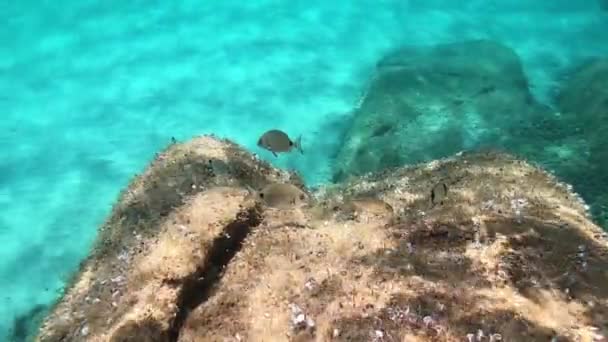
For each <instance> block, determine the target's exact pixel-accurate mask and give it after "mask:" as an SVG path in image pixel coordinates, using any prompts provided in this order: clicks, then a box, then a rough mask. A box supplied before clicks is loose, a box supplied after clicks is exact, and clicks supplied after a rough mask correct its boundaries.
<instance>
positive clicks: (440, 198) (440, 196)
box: [431, 182, 448, 207]
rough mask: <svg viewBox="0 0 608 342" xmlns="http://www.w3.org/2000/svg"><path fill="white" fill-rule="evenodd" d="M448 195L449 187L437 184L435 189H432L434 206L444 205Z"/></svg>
mask: <svg viewBox="0 0 608 342" xmlns="http://www.w3.org/2000/svg"><path fill="white" fill-rule="evenodd" d="M447 195H448V186H447V185H446V184H445V183H444V182H441V183H439V184H436V185H435V186H434V187H433V189H431V204H432V206H433V207H434V206H436V205H437V204H440V205H443V202H444V200H445V197H446V196H447Z"/></svg>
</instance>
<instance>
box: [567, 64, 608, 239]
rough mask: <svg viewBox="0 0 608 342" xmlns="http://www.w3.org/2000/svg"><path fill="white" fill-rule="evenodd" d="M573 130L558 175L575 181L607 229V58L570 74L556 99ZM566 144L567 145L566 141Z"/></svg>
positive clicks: (568, 135) (568, 138)
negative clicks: (567, 157)
mask: <svg viewBox="0 0 608 342" xmlns="http://www.w3.org/2000/svg"><path fill="white" fill-rule="evenodd" d="M556 102H557V107H558V108H559V109H560V111H561V112H560V120H561V121H562V122H563V125H564V126H567V127H570V131H569V132H568V134H566V135H565V136H564V137H562V141H564V140H566V139H567V140H568V143H567V146H569V151H567V154H568V155H569V156H571V158H570V162H569V163H564V164H563V165H561V166H560V168H559V174H560V176H562V177H563V178H565V179H566V180H568V181H569V182H572V183H574V184H575V186H576V188H577V190H578V191H579V192H580V193H582V194H584V196H585V199H587V201H588V202H589V203H590V205H591V208H592V211H593V213H594V215H595V216H596V217H597V219H598V221H599V222H600V224H602V225H604V226H605V227H607V228H608V193H607V191H606V189H608V146H607V145H608V58H603V59H595V60H592V61H588V62H586V63H584V64H583V65H581V66H580V67H578V68H577V69H576V70H575V71H574V72H573V73H572V74H570V75H569V77H568V79H567V81H566V82H565V83H564V84H563V86H562V89H561V91H560V93H559V95H558V97H557V99H556ZM564 145H566V144H564Z"/></svg>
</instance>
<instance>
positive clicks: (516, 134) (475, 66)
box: [334, 40, 547, 181]
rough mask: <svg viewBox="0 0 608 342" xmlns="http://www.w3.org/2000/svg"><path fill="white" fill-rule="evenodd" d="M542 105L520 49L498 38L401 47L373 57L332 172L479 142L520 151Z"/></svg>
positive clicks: (421, 157) (416, 158) (341, 174)
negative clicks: (372, 66) (366, 84)
mask: <svg viewBox="0 0 608 342" xmlns="http://www.w3.org/2000/svg"><path fill="white" fill-rule="evenodd" d="M546 113H547V109H546V108H545V107H544V106H541V105H539V104H538V103H536V101H535V100H534V98H533V96H532V95H531V93H530V91H529V88H528V81H527V79H526V76H525V74H524V72H523V70H522V65H521V63H520V60H519V57H518V56H517V54H516V53H515V52H514V51H513V50H511V49H510V48H508V47H506V46H504V45H501V44H498V43H495V42H492V41H487V40H473V41H465V42H460V43H451V44H442V45H436V46H413V47H405V48H402V49H400V50H398V51H395V52H393V53H391V54H389V55H388V56H386V57H384V58H382V59H381V60H380V61H379V62H378V63H377V70H376V74H375V75H374V77H373V78H372V80H371V81H370V84H369V87H368V88H367V90H366V91H365V93H364V94H363V97H362V98H361V101H360V104H359V106H358V108H356V110H355V114H354V120H353V122H352V126H351V128H350V131H349V133H348V134H347V138H346V141H345V143H344V144H343V147H342V149H341V151H340V152H339V154H338V158H337V167H336V170H335V171H334V180H335V181H340V180H342V179H344V178H345V177H347V176H349V175H361V174H364V173H365V172H373V171H377V170H381V169H383V168H385V167H393V166H402V165H405V164H412V163H417V162H423V161H430V160H433V159H436V158H441V157H445V156H448V155H450V154H453V153H456V152H458V151H461V150H466V149H470V148H475V147H479V146H492V147H499V146H500V147H507V148H508V150H509V151H513V150H516V151H517V152H518V153H519V152H520V151H519V150H521V149H525V145H526V144H527V140H528V137H529V136H530V134H529V133H530V132H529V130H530V129H532V128H533V122H534V121H535V120H537V118H543V117H547V115H546ZM516 145H517V146H516Z"/></svg>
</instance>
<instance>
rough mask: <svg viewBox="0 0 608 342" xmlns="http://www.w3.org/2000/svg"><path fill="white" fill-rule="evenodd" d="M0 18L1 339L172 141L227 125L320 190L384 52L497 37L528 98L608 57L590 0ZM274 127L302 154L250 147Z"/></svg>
mask: <svg viewBox="0 0 608 342" xmlns="http://www.w3.org/2000/svg"><path fill="white" fill-rule="evenodd" d="M0 23H1V24H0V144H1V145H0V149H1V155H0V341H5V340H7V339H8V336H9V334H11V332H10V331H11V329H13V328H14V326H15V322H16V321H15V320H16V319H19V318H23V317H27V315H28V312H30V311H31V310H32V308H34V307H36V306H37V305H47V304H49V303H51V302H52V301H53V300H54V299H55V298H57V296H58V295H59V293H60V291H61V289H62V287H63V285H64V282H65V280H66V279H67V278H68V277H69V275H70V274H71V273H72V272H73V271H74V270H75V269H76V268H77V265H78V263H79V261H80V260H82V258H83V257H84V256H85V255H86V254H87V252H88V248H89V247H90V245H91V242H92V241H93V239H94V237H95V232H96V228H97V226H98V225H99V224H100V223H101V222H102V220H103V219H104V217H105V216H106V215H107V214H108V213H109V210H110V207H111V205H112V202H113V201H114V200H115V199H116V197H117V195H118V193H119V191H120V190H121V189H122V188H123V187H125V186H126V185H127V183H128V182H129V180H130V178H131V177H132V176H133V175H134V174H135V173H137V172H140V171H141V170H142V169H143V168H144V167H145V166H146V164H147V163H148V162H149V161H150V160H151V158H152V157H153V155H154V153H155V152H156V151H158V150H159V149H161V148H163V147H164V146H165V145H166V144H168V143H169V141H170V139H171V137H175V138H177V139H178V140H185V139H188V138H190V137H192V136H194V135H199V134H204V133H215V134H217V135H219V136H223V137H228V138H231V139H233V140H235V141H236V142H238V143H240V144H242V145H244V146H246V147H247V148H249V149H251V150H252V151H254V152H256V153H259V154H260V155H261V156H262V157H263V158H264V159H267V160H270V161H271V162H272V163H274V164H275V165H277V166H279V167H284V168H293V169H297V170H299V171H300V172H301V173H302V174H303V175H304V177H305V179H306V181H307V182H308V184H309V185H315V184H319V183H323V182H326V181H328V180H329V178H330V166H331V158H332V156H333V155H334V154H335V152H336V149H337V148H338V146H339V145H340V144H341V140H340V139H342V136H343V132H344V129H345V127H346V124H348V118H349V116H350V114H349V113H350V109H351V108H352V107H353V105H354V103H355V102H356V101H357V99H358V97H359V95H360V92H361V90H362V88H363V86H364V84H365V83H366V82H367V80H368V79H369V77H370V75H371V73H372V72H373V69H374V66H375V63H376V62H377V60H378V59H379V58H381V57H382V56H383V54H384V53H386V52H387V51H389V50H391V49H394V48H395V47H398V46H401V45H404V44H435V43H445V42H454V41H460V40H464V39H471V38H490V39H494V40H497V41H500V42H502V43H504V44H506V45H508V46H510V47H511V48H513V49H514V50H515V51H516V52H517V53H518V54H519V55H520V57H521V60H522V63H523V65H524V68H525V72H526V74H527V75H528V77H529V79H530V82H531V85H532V90H533V92H534V95H535V96H536V97H537V99H539V100H540V101H548V99H550V98H551V96H552V94H553V93H554V92H555V90H556V89H557V85H558V83H557V82H558V79H559V77H560V75H559V74H560V70H563V69H564V68H567V67H569V66H570V65H573V64H575V63H576V62H578V61H581V60H584V59H585V58H587V57H592V56H599V55H608V39H607V38H606V37H607V35H608V33H607V32H608V15H607V14H606V13H605V12H604V13H602V12H601V11H600V10H599V7H598V4H597V2H596V0H580V1H571V0H551V1H537V0H529V1H523V0H495V1H487V0H472V1H453V0H443V1H440V0H409V1H407V0H356V1H355V0H352V1H325V0H307V1H301V0H291V1H279V0H251V1H235V0H221V1H220V0H217V1H200V0H182V1H153V0H149V1H141V0H135V1H116V0H106V1H91V0H79V1H74V0H65V1H47V0H39V1H31V0H23V1H8V0H5V1H2V2H0ZM269 128H281V129H284V130H285V131H287V132H288V133H290V134H292V135H294V136H297V135H299V134H302V136H303V143H304V145H305V150H306V151H305V152H306V153H305V154H304V155H303V156H302V155H297V154H293V155H283V156H281V157H280V158H274V157H273V156H272V155H271V154H269V153H267V152H265V151H261V150H260V149H259V148H257V147H256V144H255V143H256V141H257V138H258V136H259V135H260V133H262V132H263V131H265V130H267V129H269Z"/></svg>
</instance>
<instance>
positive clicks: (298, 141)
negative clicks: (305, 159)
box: [293, 134, 304, 154]
mask: <svg viewBox="0 0 608 342" xmlns="http://www.w3.org/2000/svg"><path fill="white" fill-rule="evenodd" d="M293 145H294V146H295V147H296V148H297V149H298V151H300V153H301V154H304V151H303V150H302V135H301V134H300V135H299V136H298V138H297V139H296V141H295V142H294V143H293Z"/></svg>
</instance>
